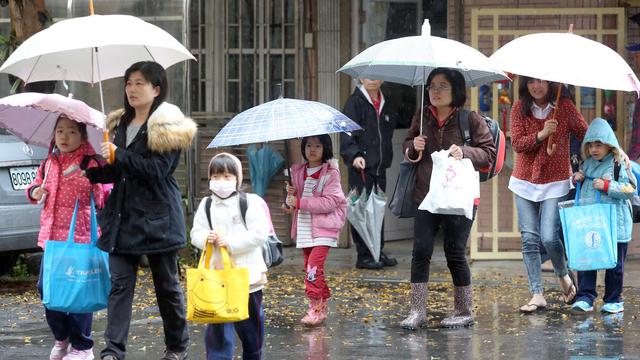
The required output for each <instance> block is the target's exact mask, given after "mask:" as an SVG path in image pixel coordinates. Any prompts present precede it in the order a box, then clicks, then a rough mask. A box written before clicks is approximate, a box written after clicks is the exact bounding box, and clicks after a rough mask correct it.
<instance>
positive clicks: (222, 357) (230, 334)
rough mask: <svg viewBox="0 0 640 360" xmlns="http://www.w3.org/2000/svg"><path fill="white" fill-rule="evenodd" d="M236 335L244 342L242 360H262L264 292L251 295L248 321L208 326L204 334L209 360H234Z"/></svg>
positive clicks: (259, 291)
mask: <svg viewBox="0 0 640 360" xmlns="http://www.w3.org/2000/svg"><path fill="white" fill-rule="evenodd" d="M236 334H237V335H238V337H239V338H240V341H241V342H242V359H243V360H260V359H261V358H262V344H263V342H264V309H263V307H262V290H258V291H255V292H252V293H251V294H249V318H248V319H246V320H242V321H237V322H233V323H224V324H208V325H207V327H206V329H205V333H204V345H205V347H206V353H207V360H232V359H233V358H234V357H233V351H234V350H235V340H236Z"/></svg>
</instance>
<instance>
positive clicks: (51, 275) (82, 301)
mask: <svg viewBox="0 0 640 360" xmlns="http://www.w3.org/2000/svg"><path fill="white" fill-rule="evenodd" d="M77 214H78V201H77V200H76V206H75V209H74V210H73V217H72V218H71V224H70V225H69V236H68V238H67V241H47V244H46V246H45V252H44V258H43V261H42V266H43V269H42V303H43V304H44V305H45V306H46V307H47V309H50V310H57V311H63V312H70V313H91V312H94V311H98V310H101V309H104V308H106V307H107V300H108V298H109V292H110V291H111V279H110V277H109V254H107V253H106V252H104V251H102V250H100V249H98V248H97V247H96V241H97V240H98V220H97V217H96V209H95V203H94V200H93V194H91V243H89V244H80V243H75V242H74V241H73V240H74V233H75V227H76V216H77Z"/></svg>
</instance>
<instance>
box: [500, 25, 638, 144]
mask: <svg viewBox="0 0 640 360" xmlns="http://www.w3.org/2000/svg"><path fill="white" fill-rule="evenodd" d="M572 31H573V24H570V25H569V32H566V33H537V34H530V35H525V36H521V37H519V38H516V39H513V40H511V41H510V42H508V43H507V44H505V45H504V46H502V47H501V48H500V49H498V50H497V51H496V52H495V53H494V54H493V55H491V57H490V59H491V61H492V62H493V63H494V64H495V66H497V67H499V68H500V69H502V70H504V71H508V72H511V73H514V74H518V75H524V76H529V77H532V78H536V79H543V80H548V81H555V82H558V83H565V84H571V85H575V86H586V87H592V88H599V89H608V90H621V91H635V92H637V93H638V95H640V81H638V77H637V76H636V75H635V74H634V72H633V70H631V67H629V64H628V63H627V62H626V61H625V59H624V58H623V57H622V56H620V54H618V53H617V52H615V51H613V49H611V48H610V47H608V46H606V45H604V44H601V43H599V42H597V41H593V40H590V39H587V38H585V37H582V36H579V35H575V34H573V33H572ZM532 54H538V55H542V54H544V56H532ZM560 91H561V87H558V93H557V95H556V103H557V102H558V101H559V100H560ZM554 112H555V109H554ZM554 116H555V115H552V116H551V118H553V117H554ZM555 146H556V145H555V144H554V143H553V141H552V138H551V137H549V140H548V141H547V153H548V154H549V155H551V154H553V153H554V152H555Z"/></svg>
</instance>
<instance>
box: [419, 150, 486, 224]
mask: <svg viewBox="0 0 640 360" xmlns="http://www.w3.org/2000/svg"><path fill="white" fill-rule="evenodd" d="M431 159H432V160H433V169H432V171H431V183H430V185H429V193H427V196H426V197H425V198H424V200H423V201H422V203H421V204H420V206H419V207H418V209H420V210H427V211H429V212H431V213H433V214H448V215H464V216H466V217H467V218H468V219H473V202H474V200H475V199H476V198H478V197H480V177H479V175H478V172H477V171H476V170H475V169H474V168H473V164H472V163H471V160H469V159H461V160H455V159H454V158H453V157H450V156H449V150H440V151H436V152H434V153H432V154H431Z"/></svg>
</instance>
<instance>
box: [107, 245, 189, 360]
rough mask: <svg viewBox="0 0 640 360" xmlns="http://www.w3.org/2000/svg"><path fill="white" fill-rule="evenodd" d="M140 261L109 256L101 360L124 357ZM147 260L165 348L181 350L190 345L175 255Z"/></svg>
mask: <svg viewBox="0 0 640 360" xmlns="http://www.w3.org/2000/svg"><path fill="white" fill-rule="evenodd" d="M139 258H140V256H138V255H124V254H109V272H110V273H111V293H110V294H109V304H108V316H107V329H106V330H105V332H104V337H105V340H106V343H107V347H106V348H105V349H104V350H102V353H101V354H100V355H101V356H102V357H104V356H106V355H114V356H116V357H117V358H118V359H120V360H123V359H124V358H125V348H126V345H127V337H128V334H129V325H130V323H131V307H132V304H133V293H134V290H135V285H136V277H137V273H138V261H139ZM147 258H148V259H149V269H150V270H151V274H152V276H153V285H154V287H155V291H156V300H157V302H158V308H159V310H160V315H161V316H162V324H163V327H164V342H165V345H166V347H167V349H169V350H171V351H184V350H186V349H187V347H188V346H189V331H188V329H187V321H186V313H185V301H184V295H183V294H182V287H181V286H180V280H179V279H178V253H177V252H176V251H170V252H165V253H159V254H149V255H147Z"/></svg>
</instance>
